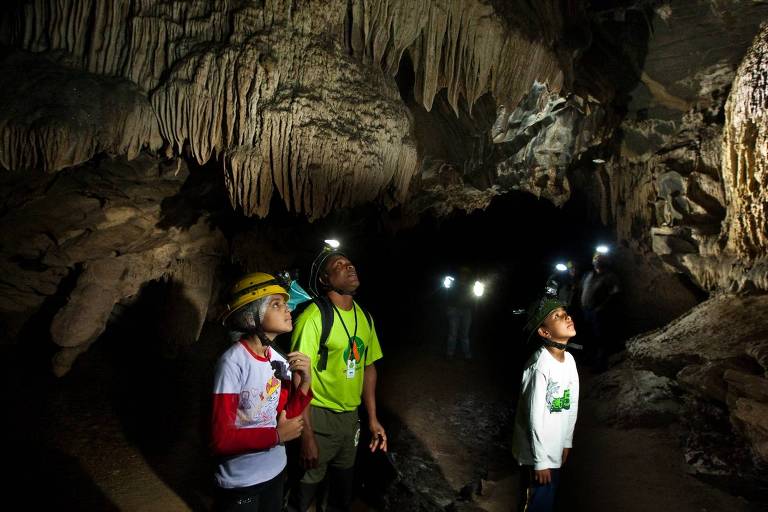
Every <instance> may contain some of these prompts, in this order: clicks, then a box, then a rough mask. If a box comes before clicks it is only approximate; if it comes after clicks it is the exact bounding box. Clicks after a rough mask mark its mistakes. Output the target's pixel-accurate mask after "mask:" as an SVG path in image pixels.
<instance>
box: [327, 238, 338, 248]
mask: <svg viewBox="0 0 768 512" xmlns="http://www.w3.org/2000/svg"><path fill="white" fill-rule="evenodd" d="M323 242H325V245H327V246H328V247H330V248H331V249H338V248H339V247H340V246H341V242H339V241H338V240H334V239H330V240H323Z"/></svg>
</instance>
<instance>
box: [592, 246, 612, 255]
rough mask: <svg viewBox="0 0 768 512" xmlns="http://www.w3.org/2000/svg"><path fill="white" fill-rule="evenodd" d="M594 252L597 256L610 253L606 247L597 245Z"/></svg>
mask: <svg viewBox="0 0 768 512" xmlns="http://www.w3.org/2000/svg"><path fill="white" fill-rule="evenodd" d="M595 252H596V253H597V254H608V253H609V252H610V249H608V246H607V245H598V246H597V247H595Z"/></svg>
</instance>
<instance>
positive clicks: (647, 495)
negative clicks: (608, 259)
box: [0, 327, 761, 512]
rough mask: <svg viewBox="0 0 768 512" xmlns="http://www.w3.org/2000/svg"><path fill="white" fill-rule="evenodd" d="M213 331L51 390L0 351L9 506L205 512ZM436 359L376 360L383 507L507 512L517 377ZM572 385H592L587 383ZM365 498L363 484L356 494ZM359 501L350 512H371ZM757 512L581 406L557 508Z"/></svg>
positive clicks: (672, 439)
mask: <svg viewBox="0 0 768 512" xmlns="http://www.w3.org/2000/svg"><path fill="white" fill-rule="evenodd" d="M219 334H220V331H218V330H217V329H212V328H208V327H207V328H206V329H205V331H204V336H203V339H202V340H201V342H200V343H199V345H198V346H197V347H196V349H195V350H194V351H191V352H190V353H188V354H186V355H184V356H183V357H180V358H176V359H172V360H167V359H162V358H159V357H157V356H149V355H147V354H141V353H134V352H131V351H130V350H128V349H127V348H125V347H121V346H120V345H119V344H114V343H113V344H111V345H110V344H108V343H103V344H102V346H99V344H98V343H97V344H96V345H95V346H94V347H93V348H92V349H91V350H90V351H89V352H88V353H86V354H85V355H83V356H82V357H81V359H80V360H79V361H78V362H77V364H76V365H75V367H74V369H73V372H72V373H71V374H70V375H68V376H66V377H64V378H62V379H59V380H56V379H54V378H53V377H50V376H48V375H46V373H45V372H44V371H43V369H42V368H40V367H39V365H36V364H32V363H30V360H29V354H21V353H20V351H19V350H18V349H17V348H15V347H8V346H5V347H0V350H2V356H3V357H2V360H3V365H2V366H3V370H4V372H3V379H4V386H3V396H2V402H3V403H2V406H3V409H4V410H5V412H6V418H7V419H6V420H5V421H4V422H3V427H2V428H3V430H4V431H5V432H4V433H5V439H6V444H7V445H8V451H7V453H6V454H5V455H6V456H5V457H4V459H5V462H6V467H7V468H11V473H12V476H11V478H10V480H9V481H8V482H7V483H8V484H9V485H8V489H9V490H10V491H11V497H10V498H7V499H11V500H13V499H14V498H18V499H20V500H22V503H23V502H25V500H32V501H33V502H34V503H35V504H36V505H39V506H48V505H51V506H57V507H60V508H61V507H63V508H65V509H73V510H126V511H134V510H135V511H161V510H162V511H176V510H178V511H184V510H195V511H197V510H207V509H208V508H209V507H210V504H211V493H212V486H211V477H210V475H211V471H212V468H211V466H210V461H209V459H208V458H207V456H206V450H205V446H204V445H203V443H202V442H201V439H202V435H201V432H204V429H205V425H206V424H207V415H208V410H207V407H208V401H209V396H210V382H211V378H212V371H213V364H214V361H215V357H216V354H217V353H218V352H219V351H220V350H221V349H222V346H221V343H220V342H219V341H218V336H219ZM214 338H216V339H217V341H213V339H214ZM435 352H436V351H435V350H434V349H430V348H429V347H413V346H412V347H409V348H408V349H403V350H401V351H399V352H396V353H395V352H394V351H390V353H388V354H387V360H386V361H382V365H381V369H380V372H379V375H380V385H379V394H380V404H381V405H380V407H381V408H382V413H381V415H382V417H383V420H384V421H385V422H386V424H385V427H386V428H387V430H388V432H389V436H390V446H391V450H390V455H391V457H390V458H389V459H388V460H389V461H393V463H394V464H393V467H394V468H396V471H397V472H398V473H399V475H400V479H399V482H400V484H399V487H396V488H395V489H396V490H395V491H394V492H395V494H399V496H400V502H399V504H398V498H397V497H395V498H390V499H389V500H388V503H389V505H390V507H391V508H392V509H394V510H407V509H408V508H404V503H409V502H410V501H409V500H418V501H419V502H420V503H422V506H423V508H422V509H425V510H429V509H432V508H434V509H436V510H437V509H442V508H443V507H445V506H447V505H450V504H451V503H453V505H452V507H453V509H454V510H487V511H510V510H514V506H515V495H516V489H517V470H516V468H515V466H514V464H513V461H512V459H511V458H510V456H509V451H508V447H509V439H508V437H507V432H509V427H510V424H511V421H512V405H513V403H514V398H515V397H514V396H513V395H515V394H516V391H514V392H510V390H513V389H514V390H516V385H515V384H516V383H515V380H516V379H517V376H516V372H515V371H513V370H511V369H509V368H512V366H510V367H509V368H508V371H505V370H503V368H504V362H503V359H502V360H501V361H500V358H499V357H496V356H497V355H494V357H492V356H491V355H489V354H482V353H481V354H480V357H479V358H477V359H476V360H473V361H461V360H458V361H445V360H444V359H443V358H441V357H440V356H438V355H437V354H436V353H435ZM500 367H501V368H502V370H499V369H498V368H500ZM21 383H24V385H23V386H22V385H21ZM582 386H583V387H587V386H589V375H588V374H587V373H586V372H582ZM376 460H379V461H381V460H387V459H383V458H379V459H376ZM366 464H368V463H366ZM367 467H373V465H370V464H369V466H367ZM377 474H378V473H377ZM374 487H375V485H370V478H369V479H368V487H367V488H369V489H370V488H374ZM14 493H15V494H17V496H15V497H14V496H13V494H14ZM409 493H410V494H409ZM470 496H471V498H470ZM11 502H13V501H11ZM366 503H368V505H366V504H365V503H363V501H359V502H358V503H357V504H356V507H355V508H356V510H366V509H367V510H375V509H377V508H381V502H380V501H379V502H378V503H379V504H378V505H377V504H376V503H377V501H376V500H373V501H370V500H367V501H366ZM371 503H373V504H372V505H371ZM425 504H427V505H425ZM758 509H761V508H760V507H758V506H756V505H754V504H750V503H749V502H747V501H746V500H744V499H742V498H739V497H736V496H731V495H730V494H728V493H726V492H724V491H722V490H720V489H717V488H715V487H712V486H710V485H706V484H704V483H703V482H701V481H699V480H698V479H696V478H694V477H693V476H691V475H689V474H687V473H686V470H685V466H684V463H683V460H682V455H681V452H680V450H679V448H678V443H677V437H676V434H675V433H674V431H673V430H670V429H629V430H621V429H616V428H611V427H606V426H601V425H597V424H595V422H594V421H592V420H591V417H590V414H589V406H588V404H583V406H582V414H581V416H580V419H579V424H578V427H577V434H576V439H575V447H574V450H573V452H572V457H571V460H570V461H569V465H568V467H567V471H565V472H564V474H563V485H562V488H561V492H560V503H559V505H558V510H562V511H566V510H568V511H574V510H590V511H608V510H610V511H616V510H621V511H634V510H637V511H641V510H642V511H646V510H675V511H676V512H686V511H697V512H700V511H715V510H717V511H739V512H741V511H753V510H758Z"/></svg>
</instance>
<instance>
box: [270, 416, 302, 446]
mask: <svg viewBox="0 0 768 512" xmlns="http://www.w3.org/2000/svg"><path fill="white" fill-rule="evenodd" d="M303 429H304V418H302V417H301V416H296V417H295V418H291V419H290V420H289V419H288V418H286V416H285V411H282V412H281V413H280V416H279V417H278V418H277V437H278V438H279V439H280V442H281V443H286V442H288V441H292V440H293V439H296V438H297V437H299V436H300V435H301V431H302V430H303Z"/></svg>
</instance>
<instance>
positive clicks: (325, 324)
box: [294, 296, 373, 372]
mask: <svg viewBox="0 0 768 512" xmlns="http://www.w3.org/2000/svg"><path fill="white" fill-rule="evenodd" d="M311 302H313V303H315V304H316V305H317V309H319V310H320V325H321V328H320V343H319V347H318V350H317V356H318V360H317V371H319V372H322V371H325V369H326V367H327V366H328V345H327V342H328V336H330V334H331V328H332V327H333V317H334V314H333V304H332V303H331V300H330V299H329V298H328V297H325V296H323V297H315V298H313V299H312V301H311ZM305 304H306V305H309V302H306V303H305ZM357 306H358V307H359V308H360V310H361V311H362V312H363V314H364V315H365V319H366V320H367V321H368V328H369V329H370V327H371V325H372V324H373V322H372V320H371V314H370V313H368V311H367V310H365V309H363V308H362V307H360V305H359V304H358V305H357ZM304 309H306V306H305V307H303V308H297V310H294V312H295V313H296V316H298V315H299V314H300V313H301V312H302V311H303V310H304Z"/></svg>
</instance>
